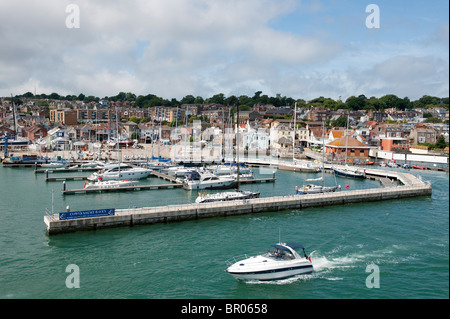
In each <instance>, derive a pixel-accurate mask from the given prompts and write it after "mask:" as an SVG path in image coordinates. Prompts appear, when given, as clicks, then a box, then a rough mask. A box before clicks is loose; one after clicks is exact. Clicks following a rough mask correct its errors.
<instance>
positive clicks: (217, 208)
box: [44, 169, 432, 235]
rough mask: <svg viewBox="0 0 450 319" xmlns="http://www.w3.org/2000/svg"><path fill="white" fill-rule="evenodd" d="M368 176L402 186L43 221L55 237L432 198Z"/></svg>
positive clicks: (402, 179)
mask: <svg viewBox="0 0 450 319" xmlns="http://www.w3.org/2000/svg"><path fill="white" fill-rule="evenodd" d="M369 171H370V172H369ZM366 173H367V174H368V175H369V174H370V175H373V176H375V175H377V174H378V175H379V176H383V178H388V179H396V180H397V181H398V184H399V186H392V187H382V188H372V189H365V190H352V191H348V190H346V191H339V192H336V193H326V194H310V195H290V196H275V197H266V198H255V199H249V200H245V201H243V200H237V201H229V202H213V203H202V204H196V203H193V204H184V205H168V206H158V207H142V208H133V209H117V210H115V212H114V214H113V215H110V216H102V217H87V218H76V219H69V220H60V216H59V214H51V215H50V214H48V215H46V216H44V222H45V224H46V227H47V233H48V234H49V235H54V234H61V233H67V232H75V231H86V230H97V229H103V228H109V227H124V226H128V227H130V226H134V225H144V224H155V223H170V222H176V221H184V220H195V219H200V218H208V217H219V216H222V217H226V216H234V215H243V214H255V213H260V212H281V211H283V210H288V209H305V208H308V207H321V206H327V205H344V204H348V203H358V202H371V201H382V200H395V199H399V198H407V197H416V196H429V195H431V193H432V189H431V185H430V183H428V182H424V181H422V180H420V179H418V178H416V177H415V176H413V175H412V174H408V173H400V172H392V171H384V170H375V169H371V170H367V172H366ZM370 175H369V176H370Z"/></svg>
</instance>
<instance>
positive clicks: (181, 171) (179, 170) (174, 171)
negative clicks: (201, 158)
mask: <svg viewBox="0 0 450 319" xmlns="http://www.w3.org/2000/svg"><path fill="white" fill-rule="evenodd" d="M196 170H197V168H195V167H180V166H173V167H168V168H165V169H162V170H161V171H162V172H163V173H164V174H167V175H169V176H174V177H184V175H186V174H187V173H189V172H194V171H196Z"/></svg>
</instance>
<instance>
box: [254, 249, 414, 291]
mask: <svg viewBox="0 0 450 319" xmlns="http://www.w3.org/2000/svg"><path fill="white" fill-rule="evenodd" d="M362 248H363V245H360V246H358V249H360V250H361V249H362ZM343 249H344V247H337V248H335V249H334V250H333V251H331V252H329V253H325V254H322V253H321V252H318V251H313V252H311V254H310V257H311V260H312V263H313V267H314V272H313V273H310V274H302V275H297V276H293V277H290V278H286V279H280V280H273V281H256V280H254V281H248V282H246V283H248V284H265V285H286V284H291V283H294V282H301V281H309V280H313V279H324V280H329V281H340V280H344V279H345V278H346V275H345V272H347V271H357V272H361V269H363V270H362V271H364V270H365V268H366V266H367V265H369V264H372V263H375V264H377V265H386V263H388V264H398V263H408V262H411V261H412V260H414V259H415V258H416V256H415V255H408V256H403V257H396V258H387V257H391V256H392V254H394V253H395V252H398V251H399V250H405V248H404V247H401V246H398V245H393V246H392V247H389V248H386V249H381V250H375V251H358V252H350V253H348V254H345V255H342V250H343ZM336 254H339V256H336Z"/></svg>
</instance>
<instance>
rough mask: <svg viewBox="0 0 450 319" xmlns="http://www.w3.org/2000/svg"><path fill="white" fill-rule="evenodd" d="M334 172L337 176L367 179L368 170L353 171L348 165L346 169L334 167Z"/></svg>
mask: <svg viewBox="0 0 450 319" xmlns="http://www.w3.org/2000/svg"><path fill="white" fill-rule="evenodd" d="M332 170H333V171H334V173H335V174H336V175H337V176H342V177H350V178H366V170H365V169H364V170H363V171H361V170H358V169H351V168H350V167H348V166H347V165H346V166H345V167H333V168H332Z"/></svg>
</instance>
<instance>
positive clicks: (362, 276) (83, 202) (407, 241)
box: [0, 167, 449, 299]
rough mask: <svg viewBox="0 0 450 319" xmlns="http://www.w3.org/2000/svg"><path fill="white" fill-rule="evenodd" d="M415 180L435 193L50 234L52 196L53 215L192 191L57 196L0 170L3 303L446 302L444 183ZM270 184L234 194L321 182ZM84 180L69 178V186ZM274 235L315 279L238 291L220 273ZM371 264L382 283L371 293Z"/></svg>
mask: <svg viewBox="0 0 450 319" xmlns="http://www.w3.org/2000/svg"><path fill="white" fill-rule="evenodd" d="M256 173H257V172H256ZM411 173H412V174H415V175H420V176H421V177H422V178H423V179H424V180H429V181H431V184H432V187H433V194H432V196H427V197H417V198H409V199H400V200H391V201H384V202H370V203H358V204H348V205H339V206H328V207H316V208H307V209H304V210H288V211H280V212H269V213H260V214H253V215H244V216H233V217H230V216H228V217H217V218H210V219H203V220H196V221H184V222H177V223H169V224H157V225H143V226H134V227H125V228H115V229H106V230H99V231H87V232H78V233H72V234H64V235H56V236H50V237H49V236H47V234H46V231H45V224H44V222H43V217H44V215H45V210H46V208H47V209H49V210H51V209H52V193H53V202H54V204H53V210H54V212H55V213H56V212H62V211H64V210H65V207H66V206H67V205H69V206H70V208H71V210H73V211H74V210H85V209H100V208H129V207H148V206H155V205H168V204H182V203H188V202H189V203H191V202H193V201H194V200H195V198H196V196H197V193H196V192H189V191H186V190H183V189H168V190H147V191H135V192H119V193H98V194H84V195H70V196H69V195H66V196H63V195H62V194H61V188H62V184H61V182H45V179H44V175H43V174H35V173H34V171H33V169H32V168H8V167H0V185H1V186H0V187H1V189H0V298H2V299H8V298H14V299H15V298H25V299H35V298H69V299H71V298H94V299H97V298H108V299H109V298H125V299H127V298H146V299H156V298H158V299H159V298H177V299H179V298H187V299H197V298H202V299H203V298H206V299H247V298H250V299H253V298H257V299H308V298H317V299H329V298H357V299H359V298H386V299H399V298H407V299H416V298H449V244H448V241H449V191H448V187H449V175H448V173H445V172H435V171H411ZM71 174H77V173H71ZM79 174H81V173H79ZM266 177H267V176H266ZM276 177H277V180H276V182H275V183H264V184H249V185H243V186H242V188H243V189H247V190H258V191H260V192H261V194H262V195H261V196H262V197H267V196H274V195H289V194H293V193H294V192H295V186H297V185H298V186H301V185H302V184H303V182H304V180H305V179H306V178H313V177H318V176H317V175H316V174H305V173H293V172H285V171H277V172H276ZM325 177H326V183H327V184H334V183H335V181H334V177H333V176H332V175H329V174H326V176H325ZM83 183H84V182H83V181H73V182H70V181H69V182H67V188H79V187H82V186H83ZM141 183H154V184H159V183H164V181H161V180H159V179H156V178H150V179H148V180H146V181H141ZM337 183H338V184H340V185H342V186H343V189H344V190H345V189H346V188H345V185H349V189H350V190H352V189H363V188H372V187H381V185H380V183H379V182H377V181H370V180H364V181H359V180H351V179H343V178H337ZM279 237H281V240H282V241H284V242H300V243H302V244H303V245H304V246H305V247H306V249H307V252H308V253H309V254H311V258H312V261H313V264H314V269H315V271H314V272H313V273H312V274H308V275H301V276H297V277H293V278H289V279H285V280H280V281H274V282H264V283H260V282H250V283H242V282H238V281H236V280H234V279H233V278H232V277H231V276H230V275H229V274H227V273H226V272H225V271H224V270H225V269H226V267H227V265H226V263H225V261H226V260H228V259H229V258H231V257H233V256H236V255H241V254H250V255H252V254H257V253H260V252H263V251H266V250H267V249H269V248H270V245H272V244H274V243H276V242H278V240H279ZM70 265H76V267H78V270H79V272H78V277H77V278H78V279H79V281H78V283H79V288H68V285H66V283H67V282H68V280H69V279H70V278H71V277H70V276H72V275H73V274H74V273H73V272H71V271H70V269H69V270H68V268H67V267H68V266H69V267H70ZM373 265H375V266H376V267H377V269H378V270H379V272H378V277H377V278H378V279H379V281H378V283H379V285H378V287H372V288H370V287H369V286H370V283H371V282H373V283H374V281H370V280H369V279H370V278H371V277H370V276H371V275H372V274H374V272H371V271H370V269H373V268H370V267H372V266H373ZM368 266H369V267H368ZM66 270H68V271H66ZM368 282H369V285H368ZM69 286H70V280H69Z"/></svg>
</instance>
